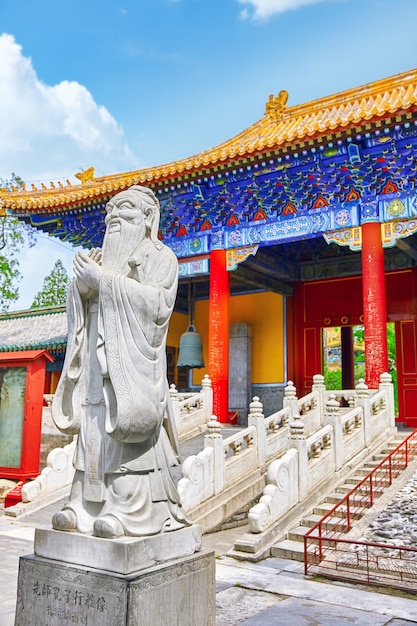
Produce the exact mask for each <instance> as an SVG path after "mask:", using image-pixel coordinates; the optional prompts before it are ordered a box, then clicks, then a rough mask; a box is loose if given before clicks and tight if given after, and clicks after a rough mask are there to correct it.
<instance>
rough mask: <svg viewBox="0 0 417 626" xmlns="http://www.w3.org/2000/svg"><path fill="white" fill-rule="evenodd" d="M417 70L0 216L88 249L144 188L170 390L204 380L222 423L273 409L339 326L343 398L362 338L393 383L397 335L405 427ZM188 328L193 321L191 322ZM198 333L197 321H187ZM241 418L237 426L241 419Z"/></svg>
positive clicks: (32, 200) (18, 199)
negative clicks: (164, 287)
mask: <svg viewBox="0 0 417 626" xmlns="http://www.w3.org/2000/svg"><path fill="white" fill-rule="evenodd" d="M416 156H417V69H415V70H410V71H408V72H405V73H403V74H398V75H396V76H393V77H390V78H386V79H384V80H380V81H377V82H374V83H371V84H367V85H364V86H361V87H358V88H355V89H350V90H347V91H344V92H341V93H337V94H334V95H331V96H328V97H324V98H321V99H319V100H315V101H312V102H308V103H305V104H300V105H296V106H290V105H289V104H288V94H287V92H285V91H281V92H279V93H278V95H277V96H272V95H271V96H269V99H268V100H267V102H266V105H265V113H264V115H263V117H262V119H260V120H259V121H257V122H255V123H254V124H253V125H252V126H250V127H249V128H247V129H246V130H244V131H243V132H241V133H240V134H239V135H237V136H236V137H233V138H232V139H230V140H228V141H225V142H224V143H222V144H220V145H218V146H216V147H214V148H211V149H208V150H206V151H204V152H202V153H200V154H197V155H195V156H191V157H189V158H187V159H182V160H180V161H176V162H173V163H169V164H165V165H161V166H158V167H151V168H146V169H141V170H137V171H132V172H127V173H121V174H115V175H110V176H105V177H97V178H96V177H95V176H94V169H93V168H89V169H88V170H86V171H84V172H81V173H79V174H78V175H77V178H78V180H79V181H80V182H79V184H77V185H72V184H70V183H69V182H68V181H67V182H65V183H64V182H62V183H57V184H55V183H50V184H49V185H42V188H41V189H37V188H36V187H34V186H32V188H31V189H28V188H27V189H23V190H17V189H15V190H12V191H11V192H8V191H6V190H2V191H1V203H2V204H1V207H2V208H1V210H2V214H3V215H9V216H14V217H18V218H19V219H21V220H23V221H25V222H27V223H30V224H32V225H33V226H34V227H36V228H37V229H39V230H41V231H43V232H46V233H49V234H51V235H54V236H57V237H59V238H60V239H62V240H63V241H68V242H71V243H73V244H74V245H75V244H76V245H82V246H84V247H85V248H90V247H93V246H95V247H97V246H100V245H101V242H102V238H103V234H104V214H105V206H106V203H107V202H108V200H109V199H110V198H111V197H112V196H113V195H114V194H115V193H117V192H119V191H122V190H123V189H126V188H128V187H130V186H131V185H135V184H139V185H145V186H148V187H150V188H151V189H152V190H153V191H154V192H155V194H156V196H157V197H158V199H159V202H160V205H161V222H160V233H159V236H160V238H161V239H163V241H164V243H165V244H167V245H168V246H169V247H170V248H171V249H172V250H173V251H174V252H175V254H176V256H177V258H178V261H179V267H180V284H179V291H178V297H177V302H176V307H175V312H174V315H173V318H172V321H171V326H170V332H169V336H168V365H169V372H170V378H171V382H175V383H176V384H177V385H179V386H181V385H187V384H190V383H191V384H192V385H193V384H195V385H197V384H199V383H200V381H201V379H202V376H203V375H204V374H205V373H207V374H209V376H210V378H211V380H212V385H213V391H214V413H215V414H216V415H217V417H218V418H219V419H220V420H221V421H223V422H227V421H228V420H229V419H230V415H232V414H233V415H235V414H236V413H237V414H238V415H242V413H244V411H246V410H247V406H248V402H249V400H250V398H251V397H252V396H253V395H258V396H259V397H261V399H262V401H263V404H264V407H265V412H268V411H269V408H270V409H271V412H272V410H276V409H274V407H276V408H278V404H279V400H280V397H281V394H282V389H283V386H284V384H285V382H286V381H287V380H293V381H294V384H295V385H296V388H297V390H298V394H299V395H300V396H301V395H304V394H305V393H306V392H308V391H309V389H310V388H311V384H312V377H313V375H314V374H317V373H321V372H323V368H324V367H325V361H324V357H325V355H326V353H327V352H326V350H327V348H326V349H325V346H326V345H327V344H325V342H324V339H323V337H324V334H325V331H326V329H331V328H339V329H340V336H341V351H340V359H341V366H342V379H343V380H342V384H343V388H351V387H353V386H354V370H353V362H354V359H353V354H354V341H353V335H354V329H356V328H358V327H360V328H363V335H364V344H363V345H364V348H362V350H363V354H364V362H365V368H366V382H367V384H368V386H369V387H372V388H376V387H378V383H379V376H380V375H381V374H382V373H383V372H386V371H388V369H389V363H388V347H387V334H386V332H387V330H386V327H387V323H389V324H392V325H393V328H394V333H395V349H396V378H397V388H398V412H399V420H401V422H405V423H407V425H408V426H413V427H414V426H417V328H416V316H417V307H416V301H417V268H416V259H417V235H416V234H415V233H416V231H417V219H416V218H417V191H416V176H417V160H416ZM190 317H191V318H192V319H190ZM191 322H192V323H191ZM190 326H192V327H195V328H196V330H197V331H198V333H199V334H200V335H201V337H202V345H203V355H204V361H205V366H204V367H203V368H201V369H198V370H197V369H193V370H192V371H191V373H190V379H187V376H188V375H189V374H188V370H187V368H185V370H184V369H183V368H177V367H176V362H177V358H178V349H179V345H180V338H181V336H182V335H183V333H185V332H186V331H187V330H188V329H189V327H190ZM239 419H241V418H239Z"/></svg>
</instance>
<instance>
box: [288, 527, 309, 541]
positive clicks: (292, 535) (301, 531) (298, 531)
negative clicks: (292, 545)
mask: <svg viewBox="0 0 417 626" xmlns="http://www.w3.org/2000/svg"><path fill="white" fill-rule="evenodd" d="M310 529H311V526H294V528H291V530H289V531H288V534H287V539H290V540H291V541H303V540H304V535H305V534H306V532H307V531H308V530H310Z"/></svg>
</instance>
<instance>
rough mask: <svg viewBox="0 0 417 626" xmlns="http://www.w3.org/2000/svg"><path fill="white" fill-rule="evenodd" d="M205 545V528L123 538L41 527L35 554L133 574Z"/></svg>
mask: <svg viewBox="0 0 417 626" xmlns="http://www.w3.org/2000/svg"><path fill="white" fill-rule="evenodd" d="M201 543H202V542H201V526H197V525H193V526H188V527H186V528H181V529H180V530H174V531H172V532H169V533H161V534H159V535H153V536H150V537H121V538H119V539H102V538H100V537H93V536H92V535H83V534H81V533H76V532H62V531H59V530H48V529H43V528H37V529H36V530H35V548H34V551H35V555H37V556H40V557H43V558H46V559H54V560H56V561H64V562H65V563H68V564H72V565H82V566H85V567H88V568H93V569H99V570H104V571H106V572H113V573H116V574H132V573H134V572H138V571H140V570H143V569H145V568H148V567H153V566H154V565H158V564H159V563H166V562H168V561H171V560H173V559H180V558H182V557H186V556H190V555H192V554H194V553H195V552H197V551H199V550H200V549H201Z"/></svg>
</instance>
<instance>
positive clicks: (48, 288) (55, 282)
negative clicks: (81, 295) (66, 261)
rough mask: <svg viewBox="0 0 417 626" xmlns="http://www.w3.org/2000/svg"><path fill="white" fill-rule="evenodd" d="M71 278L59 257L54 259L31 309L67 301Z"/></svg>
mask: <svg viewBox="0 0 417 626" xmlns="http://www.w3.org/2000/svg"><path fill="white" fill-rule="evenodd" d="M70 282H71V280H70V277H69V276H68V273H67V270H66V269H65V267H64V265H63V263H62V261H61V259H58V260H57V261H55V265H54V267H53V269H52V271H51V273H50V274H48V276H47V277H46V278H45V280H44V281H43V286H42V289H41V290H40V291H39V292H38V293H37V294H36V296H35V299H34V300H33V302H32V305H31V307H30V308H31V309H40V308H41V307H46V306H59V305H64V304H65V303H66V301H67V293H68V287H69V284H70Z"/></svg>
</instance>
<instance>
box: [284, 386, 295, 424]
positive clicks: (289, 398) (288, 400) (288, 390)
mask: <svg viewBox="0 0 417 626" xmlns="http://www.w3.org/2000/svg"><path fill="white" fill-rule="evenodd" d="M297 401H298V398H297V390H296V388H295V385H294V383H293V382H292V380H289V381H288V382H287V384H286V386H285V391H284V400H283V406H284V408H287V407H288V408H289V409H290V411H291V416H292V417H294V416H296V415H298V404H297Z"/></svg>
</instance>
